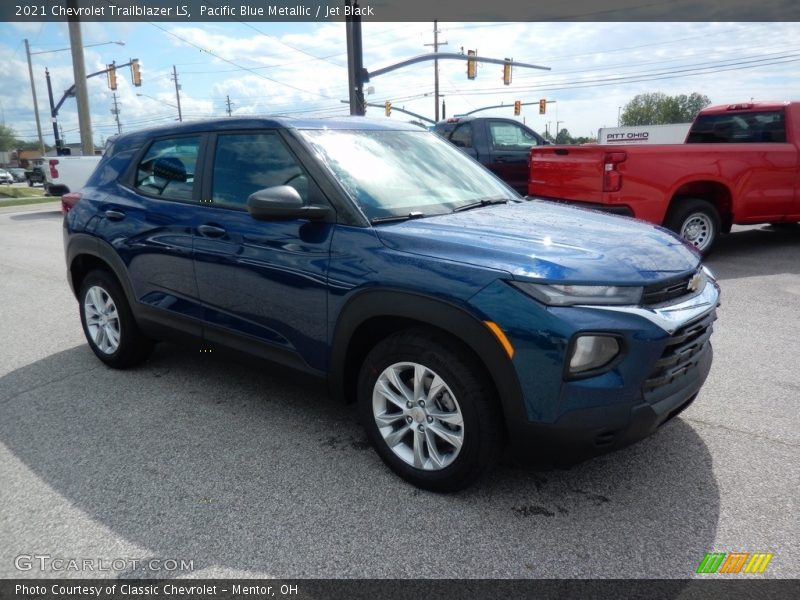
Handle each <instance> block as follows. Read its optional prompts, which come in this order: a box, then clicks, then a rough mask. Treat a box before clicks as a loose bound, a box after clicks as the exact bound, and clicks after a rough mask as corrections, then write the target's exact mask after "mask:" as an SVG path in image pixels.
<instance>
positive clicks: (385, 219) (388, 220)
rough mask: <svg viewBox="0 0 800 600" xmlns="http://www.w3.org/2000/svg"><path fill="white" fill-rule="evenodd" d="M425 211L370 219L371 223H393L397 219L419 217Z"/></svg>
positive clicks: (423, 214)
mask: <svg viewBox="0 0 800 600" xmlns="http://www.w3.org/2000/svg"><path fill="white" fill-rule="evenodd" d="M424 216H425V213H421V212H410V213H408V214H407V215H392V216H389V217H375V218H374V219H370V223H393V222H395V221H408V220H409V219H419V218H421V217H424Z"/></svg>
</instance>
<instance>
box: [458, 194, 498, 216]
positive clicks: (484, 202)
mask: <svg viewBox="0 0 800 600" xmlns="http://www.w3.org/2000/svg"><path fill="white" fill-rule="evenodd" d="M507 203H508V198H503V197H501V196H498V197H496V198H481V199H480V200H476V201H475V202H470V203H469V204H465V205H464V206H459V207H458V208H454V209H453V212H454V213H456V212H461V211H464V210H470V209H472V208H480V207H481V206H490V205H492V204H507Z"/></svg>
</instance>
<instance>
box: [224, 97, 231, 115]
mask: <svg viewBox="0 0 800 600" xmlns="http://www.w3.org/2000/svg"><path fill="white" fill-rule="evenodd" d="M225 104H227V106H228V108H227V112H228V116H229V117H230V116H231V97H230V96H225Z"/></svg>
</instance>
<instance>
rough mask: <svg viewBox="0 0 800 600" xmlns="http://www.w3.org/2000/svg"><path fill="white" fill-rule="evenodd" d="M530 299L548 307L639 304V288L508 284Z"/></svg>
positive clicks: (525, 283) (640, 295)
mask: <svg viewBox="0 0 800 600" xmlns="http://www.w3.org/2000/svg"><path fill="white" fill-rule="evenodd" d="M509 283H511V285H513V286H514V287H515V288H517V289H518V290H520V291H522V292H524V293H525V294H527V295H528V296H530V297H531V298H535V299H536V300H538V301H539V302H543V303H544V304H548V305H550V306H574V305H576V304H605V305H609V304H614V305H626V304H639V301H640V300H641V298H642V288H641V287H629V286H618V285H569V284H567V285H564V284H556V283H552V284H546V283H528V282H523V281H511V282H509Z"/></svg>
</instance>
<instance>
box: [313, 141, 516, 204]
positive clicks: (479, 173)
mask: <svg viewBox="0 0 800 600" xmlns="http://www.w3.org/2000/svg"><path fill="white" fill-rule="evenodd" d="M301 134H302V135H303V137H304V138H305V139H306V140H307V141H308V142H309V143H311V145H312V146H313V147H314V149H315V150H316V151H317V152H318V154H319V155H320V157H321V158H322V160H323V161H324V162H325V163H326V164H327V165H328V167H329V168H330V170H331V171H332V172H333V173H334V175H335V176H336V178H337V179H338V180H339V182H340V183H341V184H342V186H343V187H344V188H345V190H346V191H347V192H348V193H349V194H350V196H351V197H352V198H353V199H354V200H355V201H356V202H358V204H359V206H361V209H362V210H363V211H364V214H366V216H367V217H368V218H370V219H371V220H375V219H381V218H385V217H392V216H398V217H401V216H408V215H412V214H413V215H414V216H423V215H425V216H429V215H441V214H445V213H450V212H453V211H454V210H457V209H458V208H461V207H464V206H467V205H471V204H475V203H477V202H481V201H487V200H492V201H494V200H497V199H509V200H516V199H519V195H518V194H517V193H516V192H514V191H513V190H512V189H510V188H509V187H507V186H506V185H505V184H504V183H502V182H501V181H499V180H498V179H496V178H495V177H494V176H493V175H492V174H491V173H489V172H488V171H486V170H485V169H484V168H483V167H481V166H480V165H479V164H477V163H475V162H474V161H472V160H471V159H470V158H468V157H467V156H466V155H464V154H463V153H462V152H461V151H460V150H458V149H457V148H456V147H454V146H453V145H452V144H449V143H447V142H445V141H443V140H442V139H440V138H439V137H438V136H436V135H432V134H430V133H427V132H424V131H419V132H417V131H365V130H330V129H326V130H316V129H315V130H303V131H301Z"/></svg>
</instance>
